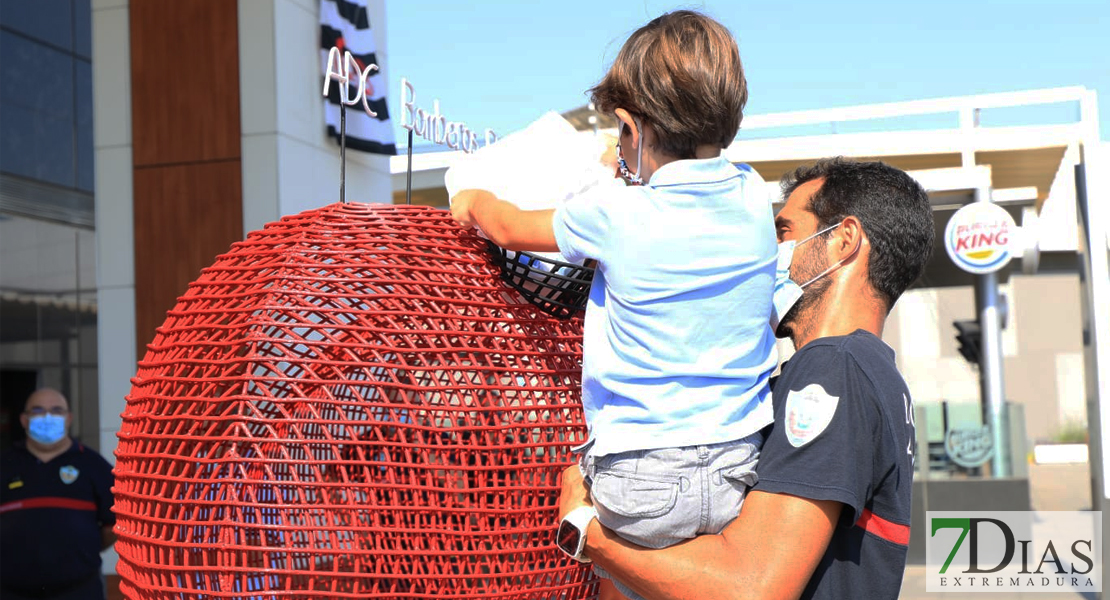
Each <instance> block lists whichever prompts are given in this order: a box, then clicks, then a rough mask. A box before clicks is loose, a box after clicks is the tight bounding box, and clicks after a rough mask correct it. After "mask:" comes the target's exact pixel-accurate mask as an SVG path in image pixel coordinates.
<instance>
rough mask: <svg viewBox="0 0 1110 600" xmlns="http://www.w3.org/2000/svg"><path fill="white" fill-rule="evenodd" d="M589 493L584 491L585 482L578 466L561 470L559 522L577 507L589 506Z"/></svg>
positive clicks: (590, 503) (586, 490)
mask: <svg viewBox="0 0 1110 600" xmlns="http://www.w3.org/2000/svg"><path fill="white" fill-rule="evenodd" d="M591 505H593V503H592V502H590V491H589V490H588V489H586V482H585V481H583V480H582V471H581V470H580V469H579V468H578V465H571V466H569V467H567V468H566V469H564V470H563V487H562V489H561V490H560V491H559V522H562V520H563V517H565V516H567V514H568V513H570V511H572V510H574V509H576V508H578V507H579V506H591Z"/></svg>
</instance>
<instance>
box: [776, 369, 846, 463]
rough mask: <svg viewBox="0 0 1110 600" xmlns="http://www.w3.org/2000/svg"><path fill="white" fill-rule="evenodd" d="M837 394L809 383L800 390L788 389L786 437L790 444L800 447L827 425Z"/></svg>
mask: <svg viewBox="0 0 1110 600" xmlns="http://www.w3.org/2000/svg"><path fill="white" fill-rule="evenodd" d="M839 401H840V397H839V396H833V395H831V394H829V393H828V392H826V391H825V388H823V387H821V386H820V385H818V384H816V383H811V384H809V385H807V386H805V387H804V388H802V389H800V390H790V393H789V394H787V396H786V428H785V429H786V439H787V440H788V441H789V442H790V445H791V446H794V447H795V448H801V447H802V446H804V445H806V444H807V443H809V442H811V441H813V439H814V438H816V437H817V436H819V435H821V432H822V431H824V430H825V428H826V427H828V426H829V423H830V422H831V421H832V418H833V415H834V414H836V405H837V402H839Z"/></svg>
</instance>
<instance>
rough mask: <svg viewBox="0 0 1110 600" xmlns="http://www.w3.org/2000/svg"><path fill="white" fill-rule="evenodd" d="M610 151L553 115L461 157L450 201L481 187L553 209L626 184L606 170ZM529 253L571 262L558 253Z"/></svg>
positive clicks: (452, 173) (450, 179) (524, 204)
mask: <svg viewBox="0 0 1110 600" xmlns="http://www.w3.org/2000/svg"><path fill="white" fill-rule="evenodd" d="M605 148H606V146H605V138H604V137H603V136H601V135H598V134H595V133H592V132H582V131H577V130H575V129H574V126H573V125H571V124H570V123H569V122H568V121H567V120H566V119H564V118H563V117H562V116H561V115H559V113H556V112H548V113H546V114H544V115H543V116H542V117H540V118H539V119H537V120H536V121H534V122H532V123H531V124H530V125H528V126H527V127H525V128H524V129H522V130H520V131H516V132H513V133H511V134H509V135H507V136H505V137H503V138H501V139H499V140H497V141H496V142H494V143H492V144H490V145H488V146H485V147H483V148H480V149H478V150H477V151H476V152H474V153H473V154H461V155H460V156H459V157H458V158H457V159H456V160H455V161H454V162H453V163H452V164H451V166H450V167H448V169H447V173H446V174H445V175H444V178H443V179H444V183H445V184H446V187H447V194H448V195H449V196H450V197H451V198H454V197H455V194H457V193H459V192H460V191H462V190H465V189H472V188H476V189H483V190H488V191H490V192H492V193H493V194H494V195H496V196H497V197H498V198H501V199H502V200H506V201H508V202H512V203H513V204H515V205H517V206H518V207H520V208H521V209H524V210H543V209H553V208H556V207H557V206H558V205H559V204H560V203H562V202H565V201H566V200H568V199H569V198H571V197H573V196H575V195H576V194H580V193H582V192H584V191H586V190H589V189H592V188H595V187H598V186H606V185H612V186H623V185H624V184H623V182H621V181H620V180H619V179H616V178H615V177H614V176H613V171H612V170H610V169H607V168H605V167H604V166H602V164H601V155H602V153H603V152H604V151H605ZM478 233H479V235H482V237H485V235H484V234H483V233H482V232H481V230H480V229H479V231H478ZM529 254H532V255H535V256H540V257H544V258H547V259H548V260H558V261H562V262H567V261H566V259H565V258H563V256H562V255H561V254H559V253H557V252H529ZM539 264H544V263H539ZM536 266H538V265H536Z"/></svg>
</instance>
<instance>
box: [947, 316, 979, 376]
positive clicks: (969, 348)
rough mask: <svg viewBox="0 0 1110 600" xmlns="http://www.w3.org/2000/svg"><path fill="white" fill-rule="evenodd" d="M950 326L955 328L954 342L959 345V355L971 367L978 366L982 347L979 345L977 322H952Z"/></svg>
mask: <svg viewBox="0 0 1110 600" xmlns="http://www.w3.org/2000/svg"><path fill="white" fill-rule="evenodd" d="M952 324H953V325H955V326H956V331H957V333H956V341H957V342H959V344H960V347H959V350H960V355H961V356H963V357H964V358H965V359H967V362H969V363H971V364H973V365H977V364H979V356H980V348H981V347H982V346H981V345H980V343H981V342H980V340H981V339H982V330H981V329H980V328H979V321H977V320H976V321H953V322H952Z"/></svg>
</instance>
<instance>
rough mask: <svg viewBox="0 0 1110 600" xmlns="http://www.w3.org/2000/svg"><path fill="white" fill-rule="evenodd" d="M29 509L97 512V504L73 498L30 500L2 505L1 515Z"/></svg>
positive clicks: (0, 506)
mask: <svg viewBox="0 0 1110 600" xmlns="http://www.w3.org/2000/svg"><path fill="white" fill-rule="evenodd" d="M28 508H68V509H70V510H96V504H95V503H93V502H90V501H88V500H74V499H73V498H58V497H56V496H48V497H45V498H28V499H27V500H16V501H15V502H9V503H7V504H4V505H0V513H6V512H8V511H12V510H24V509H28Z"/></svg>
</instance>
